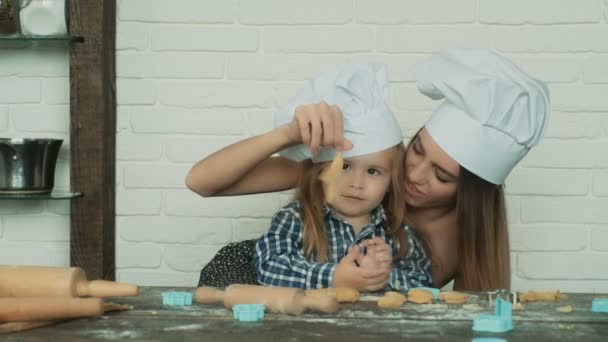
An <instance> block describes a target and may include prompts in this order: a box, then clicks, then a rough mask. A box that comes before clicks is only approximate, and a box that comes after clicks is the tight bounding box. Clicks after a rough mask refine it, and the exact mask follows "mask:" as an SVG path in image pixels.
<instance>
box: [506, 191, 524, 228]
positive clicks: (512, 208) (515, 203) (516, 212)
mask: <svg viewBox="0 0 608 342" xmlns="http://www.w3.org/2000/svg"><path fill="white" fill-rule="evenodd" d="M505 197H506V202H507V205H506V207H507V221H508V222H509V224H513V223H519V222H521V199H520V198H518V197H517V196H512V195H506V196H505Z"/></svg>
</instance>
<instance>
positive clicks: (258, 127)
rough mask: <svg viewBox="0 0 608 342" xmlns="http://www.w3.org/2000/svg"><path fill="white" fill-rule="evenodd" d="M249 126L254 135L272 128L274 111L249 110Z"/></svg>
mask: <svg viewBox="0 0 608 342" xmlns="http://www.w3.org/2000/svg"><path fill="white" fill-rule="evenodd" d="M247 127H248V129H249V132H250V133H251V134H253V135H259V134H262V133H266V132H268V131H270V130H272V129H273V128H274V111H267V110H256V111H249V112H247Z"/></svg>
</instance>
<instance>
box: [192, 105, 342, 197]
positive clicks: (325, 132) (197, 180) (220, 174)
mask: <svg viewBox="0 0 608 342" xmlns="http://www.w3.org/2000/svg"><path fill="white" fill-rule="evenodd" d="M295 111H296V112H295V116H294V119H293V121H292V122H291V123H289V124H286V125H283V126H279V127H277V128H275V129H273V130H272V131H270V132H268V133H266V134H262V135H259V136H255V137H253V138H250V139H246V140H243V141H240V142H238V143H236V144H233V145H230V146H228V147H226V148H223V149H221V150H219V151H217V152H215V153H213V154H211V155H210V156H208V157H207V158H205V159H203V160H201V161H199V162H198V163H196V164H195V165H194V166H193V167H192V169H191V170H190V172H189V173H188V176H187V178H186V185H187V186H188V188H190V189H191V190H192V191H194V192H196V193H198V194H200V195H201V196H205V197H207V196H221V195H224V196H226V195H242V194H251V193H260V192H272V191H281V190H286V189H291V188H293V187H294V186H295V184H296V182H297V179H298V177H299V175H300V173H301V172H302V170H301V164H300V163H297V162H294V161H291V160H288V159H286V158H281V157H271V156H272V155H273V154H274V153H277V152H279V151H281V150H282V149H284V148H286V147H289V146H293V145H297V144H305V145H308V146H309V147H310V148H311V150H312V151H318V149H319V145H323V146H325V147H334V148H337V149H340V150H342V149H345V150H347V149H350V148H352V144H351V143H350V141H348V140H346V139H344V130H343V125H342V113H341V112H340V110H339V109H338V108H337V107H336V106H329V105H327V104H326V103H325V102H320V103H315V104H310V105H304V106H299V107H297V108H296V109H295Z"/></svg>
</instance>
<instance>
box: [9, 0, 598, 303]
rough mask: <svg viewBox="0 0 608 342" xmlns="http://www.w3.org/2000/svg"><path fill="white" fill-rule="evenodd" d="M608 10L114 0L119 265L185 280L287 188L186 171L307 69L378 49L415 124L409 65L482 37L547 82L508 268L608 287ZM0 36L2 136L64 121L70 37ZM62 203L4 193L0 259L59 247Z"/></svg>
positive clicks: (590, 288) (36, 260) (517, 188)
mask: <svg viewBox="0 0 608 342" xmlns="http://www.w3.org/2000/svg"><path fill="white" fill-rule="evenodd" d="M439 8H441V11H439V10H438V9H439ZM607 13H608V1H602V0H559V1H556V0H534V1H524V0H514V1H501V0H463V1H457V2H455V1H448V0H430V1H415V0H354V1H353V0H336V1H331V2H327V1H321V0H312V1H285V0H258V1H245V0H241V1H237V0H179V1H170V2H167V1H160V0H118V16H117V56H116V58H117V92H118V99H117V100H118V118H117V119H118V120H117V121H118V123H117V126H118V127H117V170H116V172H117V174H116V178H117V191H116V194H117V220H116V222H117V223H116V226H117V244H116V246H117V268H118V271H117V276H118V279H119V280H122V281H128V282H135V283H138V284H142V285H174V286H179V285H182V286H193V285H194V284H195V283H196V281H197V279H198V272H199V270H200V268H201V267H202V266H203V265H204V264H205V263H206V262H207V261H208V260H209V259H210V258H211V257H212V255H213V254H214V253H215V252H216V251H217V250H218V249H219V248H221V246H223V245H224V244H226V243H228V242H230V241H238V240H242V239H247V238H255V237H257V236H259V235H260V234H261V233H262V232H263V231H264V230H265V229H266V228H267V226H268V221H269V217H270V216H271V215H272V213H273V212H274V210H275V209H276V208H277V207H278V206H280V205H281V204H283V203H285V202H286V201H287V200H288V199H289V195H288V194H264V195H257V196H243V197H233V198H218V199H204V198H201V197H198V196H196V195H195V194H193V193H191V192H189V191H188V190H186V189H185V187H184V177H185V174H186V172H187V171H188V169H189V167H190V166H191V165H192V164H193V163H194V162H196V161H197V160H199V159H201V158H202V157H204V156H206V155H208V154H209V153H211V152H213V151H215V150H217V149H218V148H221V147H223V146H225V145H227V144H229V143H232V142H235V141H238V140H240V139H242V138H245V137H248V136H251V135H253V134H258V133H261V132H264V131H266V130H268V129H269V128H270V127H271V126H272V113H273V110H274V108H276V106H277V105H279V104H281V103H282V102H284V101H285V100H287V99H288V98H290V97H291V96H293V94H294V93H295V91H296V90H297V89H298V88H299V87H300V86H301V84H302V81H303V80H304V79H307V78H310V77H312V76H313V75H315V74H316V73H318V72H320V71H322V70H327V69H330V68H332V67H334V66H336V65H339V64H343V63H348V62H353V61H376V62H383V63H386V64H387V65H388V66H389V72H390V80H391V81H392V82H393V84H392V99H391V105H392V107H393V108H394V109H395V112H396V113H397V115H398V119H399V122H400V123H401V125H402V126H403V128H404V130H405V132H406V135H407V136H411V135H412V134H413V133H414V132H415V131H416V130H417V129H418V128H419V127H420V126H421V125H422V124H423V123H424V121H425V120H426V118H427V117H428V115H429V113H430V111H431V110H432V109H433V108H434V106H435V104H434V103H433V102H432V101H430V100H428V99H427V98H425V97H423V96H421V95H419V94H418V92H417V90H416V87H415V85H414V83H413V82H412V77H411V75H410V74H409V71H408V70H409V68H410V66H411V65H412V64H413V63H414V62H416V61H417V60H419V59H420V58H423V57H425V56H428V55H429V54H430V53H433V52H435V51H437V50H438V49H440V48H444V47H486V48H494V49H497V50H499V51H501V52H503V53H504V54H506V55H507V56H509V57H511V58H512V59H513V60H514V61H515V62H516V63H517V64H519V65H521V66H522V67H523V68H524V69H526V70H528V71H529V72H530V73H531V74H532V75H534V76H536V77H538V78H541V79H543V80H546V81H547V82H549V87H550V89H551V93H552V102H553V113H552V116H551V120H550V123H549V128H548V130H547V134H546V139H545V141H544V142H543V143H542V144H541V145H540V146H539V147H538V148H536V149H534V150H533V151H532V152H531V153H530V154H529V156H528V157H527V158H526V159H524V161H523V163H521V165H520V166H518V167H517V168H516V169H515V170H514V172H513V174H512V175H511V176H510V178H509V179H508V182H507V194H508V198H507V202H508V209H509V221H510V223H511V244H512V256H513V285H514V287H515V288H517V289H528V288H532V289H541V288H553V287H559V288H560V289H561V290H563V291H586V292H600V291H603V292H606V291H608V273H606V267H605V265H606V262H608V214H607V212H608V211H607V210H606V208H608V152H606V151H608V96H607V95H606V94H608V15H607ZM320 37H322V39H320ZM2 44H5V45H3V46H2V50H0V58H1V63H0V89H1V90H2V91H0V133H1V134H2V136H11V137H12V136H35V137H41V136H45V137H49V136H50V137H61V138H64V139H67V138H68V136H69V133H68V132H69V118H68V116H69V115H68V103H69V96H68V78H67V77H68V55H67V49H66V47H65V45H62V44H57V43H39V44H29V43H11V44H8V43H2ZM68 148H69V143H68V142H67V141H66V142H65V144H64V146H63V148H62V151H61V154H60V160H59V162H58V166H57V180H56V184H57V185H56V186H57V187H59V188H62V189H67V188H68V187H69V160H68V159H69V152H68ZM68 220H69V203H68V202H67V201H48V202H47V201H32V202H29V201H28V202H21V201H2V202H0V262H1V263H14V264H44V265H67V264H68V263H69V252H68V243H69V242H68V239H69V223H68Z"/></svg>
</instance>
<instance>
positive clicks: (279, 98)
mask: <svg viewBox="0 0 608 342" xmlns="http://www.w3.org/2000/svg"><path fill="white" fill-rule="evenodd" d="M302 85H303V83H302V82H276V83H275V85H274V98H273V100H274V103H273V104H274V106H275V107H276V108H277V109H278V108H280V107H281V106H284V105H285V103H287V101H289V100H291V99H293V98H294V97H295V96H296V95H297V94H298V92H299V91H300V89H302ZM273 110H274V108H273Z"/></svg>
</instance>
